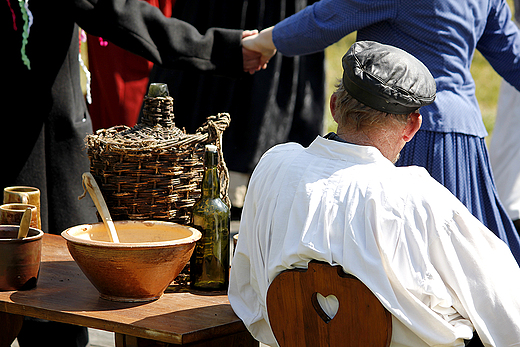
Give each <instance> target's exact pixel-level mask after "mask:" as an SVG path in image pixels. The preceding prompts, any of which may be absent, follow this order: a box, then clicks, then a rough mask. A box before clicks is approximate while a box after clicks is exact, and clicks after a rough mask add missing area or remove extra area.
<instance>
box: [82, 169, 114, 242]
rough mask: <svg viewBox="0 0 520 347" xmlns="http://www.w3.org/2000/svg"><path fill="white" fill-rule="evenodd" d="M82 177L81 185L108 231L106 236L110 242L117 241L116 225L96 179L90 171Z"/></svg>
mask: <svg viewBox="0 0 520 347" xmlns="http://www.w3.org/2000/svg"><path fill="white" fill-rule="evenodd" d="M81 177H82V178H83V186H84V187H85V188H86V189H87V191H88V193H89V194H90V197H91V198H92V201H94V205H96V208H97V210H98V212H99V215H100V216H101V219H102V220H103V223H104V224H105V227H106V228H107V231H108V237H109V238H110V241H112V242H119V237H118V236H117V231H116V227H115V225H114V222H113V221H112V217H111V216H110V212H109V211H108V207H107V204H106V203H105V199H104V198H103V195H102V194H101V190H100V189H99V186H98V184H97V182H96V179H95V178H94V176H92V174H91V173H90V172H85V173H83V175H82V176H81Z"/></svg>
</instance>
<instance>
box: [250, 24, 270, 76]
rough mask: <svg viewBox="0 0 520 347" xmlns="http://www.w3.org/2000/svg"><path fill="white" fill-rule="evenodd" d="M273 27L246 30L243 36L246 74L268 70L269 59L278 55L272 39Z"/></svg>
mask: <svg viewBox="0 0 520 347" xmlns="http://www.w3.org/2000/svg"><path fill="white" fill-rule="evenodd" d="M272 30H273V27H270V28H267V29H264V30H262V31H261V32H260V33H258V30H245V31H244V32H243V34H242V55H243V64H244V72H249V73H250V74H254V73H255V72H256V71H260V70H262V69H265V68H267V64H268V63H269V59H271V58H272V57H273V56H274V55H275V54H276V47H275V46H274V43H273V37H272Z"/></svg>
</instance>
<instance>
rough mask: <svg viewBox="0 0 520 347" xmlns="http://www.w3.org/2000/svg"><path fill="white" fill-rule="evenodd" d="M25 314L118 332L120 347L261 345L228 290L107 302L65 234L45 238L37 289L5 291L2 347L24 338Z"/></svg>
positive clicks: (0, 307)
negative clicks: (72, 253)
mask: <svg viewBox="0 0 520 347" xmlns="http://www.w3.org/2000/svg"><path fill="white" fill-rule="evenodd" d="M122 280H124V279H122ZM22 316H30V317H36V318H41V319H47V320H51V321H56V322H62V323H70V324H75V325H81V326H86V327H90V328H95V329H101V330H107V331H112V332H115V333H116V335H115V336H116V346H118V347H130V346H167V345H168V344H175V345H186V346H192V347H194V346H197V347H199V346H200V347H202V346H258V342H256V341H255V340H254V339H253V338H252V337H251V335H250V334H249V332H248V331H247V329H246V328H245V326H244V324H243V323H242V321H241V320H240V319H239V318H238V317H237V316H236V315H235V313H234V312H233V310H232V309H231V306H230V304H229V301H228V299H227V295H226V294H225V293H222V292H218V293H215V292H209V293H207V292H198V291H192V290H190V289H189V288H182V287H179V288H176V290H175V292H169V291H168V292H167V293H165V294H164V295H163V296H162V297H161V298H160V299H159V300H156V301H152V302H147V303H121V302H112V301H107V300H104V299H101V298H100V297H99V293H98V291H97V290H96V289H95V288H94V286H93V285H92V284H91V283H90V281H89V280H88V279H87V278H86V277H85V275H83V272H81V270H80V269H79V267H78V266H77V265H76V263H75V262H74V260H73V259H72V257H71V256H70V254H69V251H68V249H67V246H66V241H65V240H64V239H63V238H62V237H61V236H59V235H50V234H45V235H44V237H43V249H42V264H41V269H40V275H39V278H38V285H37V287H36V288H34V289H31V290H27V291H7V292H0V347H3V346H9V345H10V342H7V339H11V340H12V339H14V336H16V335H17V334H18V332H19V330H20V326H21V320H22ZM11 336H12V337H11ZM2 343H3V345H2Z"/></svg>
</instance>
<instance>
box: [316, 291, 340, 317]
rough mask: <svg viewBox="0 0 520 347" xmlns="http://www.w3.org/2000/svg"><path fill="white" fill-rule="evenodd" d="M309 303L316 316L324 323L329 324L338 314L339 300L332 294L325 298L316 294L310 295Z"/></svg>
mask: <svg viewBox="0 0 520 347" xmlns="http://www.w3.org/2000/svg"><path fill="white" fill-rule="evenodd" d="M311 302H312V307H314V310H315V311H316V313H317V314H318V316H320V318H321V319H323V321H324V322H325V323H329V322H330V321H331V320H332V319H333V318H334V317H335V316H336V313H338V309H339V300H338V298H337V297H336V296H335V295H333V294H330V295H328V296H326V297H325V296H323V295H321V294H320V293H318V292H316V293H314V294H312V297H311Z"/></svg>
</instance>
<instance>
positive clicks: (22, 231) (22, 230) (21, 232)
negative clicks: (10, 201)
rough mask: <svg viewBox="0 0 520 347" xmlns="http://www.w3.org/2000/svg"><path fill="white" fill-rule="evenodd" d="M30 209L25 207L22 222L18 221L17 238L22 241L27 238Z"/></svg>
mask: <svg viewBox="0 0 520 347" xmlns="http://www.w3.org/2000/svg"><path fill="white" fill-rule="evenodd" d="M31 216H32V212H31V208H30V207H27V208H26V209H25V211H24V213H23V215H22V220H21V221H20V227H19V228H18V238H19V239H23V238H26V237H27V234H28V233H29V225H30V224H31Z"/></svg>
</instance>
